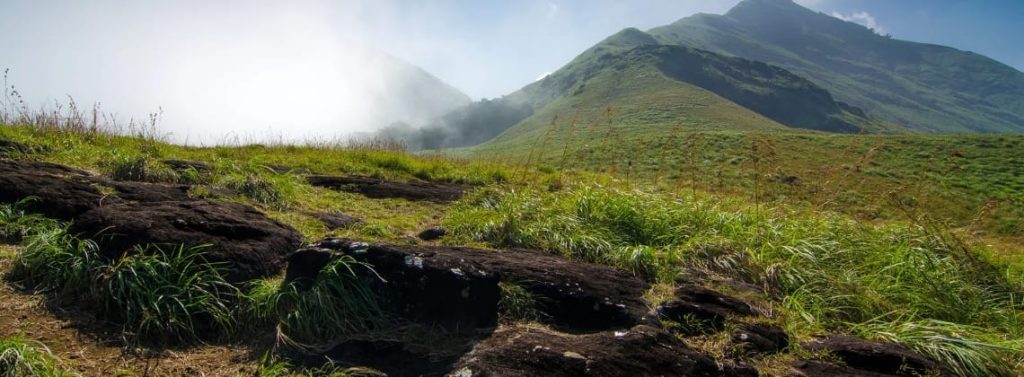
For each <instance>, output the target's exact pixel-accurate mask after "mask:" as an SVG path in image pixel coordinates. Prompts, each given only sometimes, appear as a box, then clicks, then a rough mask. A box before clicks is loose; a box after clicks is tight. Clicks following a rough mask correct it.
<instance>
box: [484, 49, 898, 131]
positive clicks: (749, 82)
mask: <svg viewBox="0 0 1024 377" xmlns="http://www.w3.org/2000/svg"><path fill="white" fill-rule="evenodd" d="M516 97H520V98H522V99H521V100H520V101H529V103H531V105H532V106H534V108H535V109H537V110H536V111H535V112H534V113H533V114H532V115H531V116H529V117H527V118H526V119H524V120H523V121H522V122H520V123H518V124H516V125H515V126H514V127H512V128H509V129H508V130H507V131H505V132H503V133H501V134H500V135H498V136H497V137H496V138H495V139H493V140H492V141H491V142H489V143H488V144H486V146H485V147H484V149H492V148H498V149H507V148H513V149H518V150H520V151H523V150H524V149H526V148H527V146H529V145H532V144H534V143H535V140H538V139H544V140H545V141H552V140H553V141H552V145H564V144H566V143H569V144H578V143H587V142H588V141H591V140H594V139H595V138H604V139H607V138H609V137H612V136H615V135H624V136H636V135H640V134H661V135H667V134H669V133H672V132H678V130H679V129H687V130H732V131H787V130H792V129H794V128H803V129H811V130H820V131H829V132H843V133H852V132H858V131H859V130H861V129H862V128H867V129H869V130H871V131H881V130H885V129H886V125H884V124H880V123H877V122H873V121H871V120H869V119H867V118H866V117H864V116H863V115H862V113H861V112H860V110H858V109H855V108H852V107H849V106H846V105H844V104H842V103H838V102H836V101H834V100H833V99H832V97H831V95H830V94H829V93H828V92H827V91H825V90H824V89H821V88H820V87H818V86H816V85H814V84H813V83H811V82H810V81H807V80H805V79H803V78H801V77H799V76H796V75H794V74H792V73H789V72H787V71H786V70H784V69H781V68H778V67H774V66H770V65H767V64H764V63H759V62H754V61H750V60H746V59H742V58H735V57H726V56H723V55H719V54H715V53H711V52H707V51H702V50H697V49H694V48H689V47H684V46H678V45H665V44H659V43H657V41H656V40H655V39H654V38H653V37H651V36H650V35H648V34H646V33H643V32H641V31H639V30H636V29H626V30H623V31H621V32H619V33H617V34H615V35H613V36H611V37H609V38H608V39H606V40H605V41H602V42H601V43H599V44H597V45H595V46H594V47H592V48H590V49H589V50H587V51H585V52H584V53H583V54H581V55H580V56H579V57H577V58H576V59H574V60H573V61H572V62H570V63H569V64H568V65H566V66H565V67H563V68H562V69H560V70H558V71H557V72H555V73H553V74H551V75H549V76H548V77H546V78H544V79H542V80H540V81H538V82H535V83H533V84H531V85H528V86H526V87H525V88H523V89H522V90H521V91H519V92H517V93H515V94H513V95H510V96H509V98H516ZM567 138H572V139H573V140H568V139H567ZM590 146H593V145H592V144H591V145H590Z"/></svg>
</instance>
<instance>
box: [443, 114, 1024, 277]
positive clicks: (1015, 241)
mask: <svg viewBox="0 0 1024 377" xmlns="http://www.w3.org/2000/svg"><path fill="white" fill-rule="evenodd" d="M612 111H614V109H613V110H612ZM580 128H582V129H577V130H575V131H573V132H570V131H569V130H568V129H566V128H565V127H562V128H561V129H554V128H549V130H548V131H547V132H535V133H533V134H528V135H523V136H521V137H517V138H514V139H511V140H496V141H494V142H491V143H487V144H484V145H481V146H479V147H477V148H474V149H471V150H468V151H461V152H460V155H468V156H478V157H480V158H485V159H494V160H496V161H503V162H506V163H510V164H527V163H528V164H529V165H535V164H540V165H542V166H549V167H553V168H559V169H582V170H586V171H592V172H600V173H606V174H611V175H613V176H614V177H616V178H617V179H619V180H621V181H623V182H626V181H628V182H631V183H633V184H635V185H636V186H641V187H658V188H659V189H661V190H664V191H669V192H676V193H681V194H689V193H691V192H693V191H697V192H701V193H710V194H714V195H719V196H727V197H731V196H739V197H745V198H748V199H749V200H750V201H751V202H754V203H756V204H763V205H766V206H778V205H785V206H790V207H796V208H806V209H808V210H809V211H811V212H817V211H829V212H838V213H844V214H846V215H849V216H852V217H855V218H857V219H860V220H865V221H875V222H885V221H913V220H915V219H919V218H921V217H923V216H925V217H928V218H930V219H931V220H935V221H940V222H943V223H945V224H947V225H948V226H950V227H952V228H962V230H963V231H965V232H971V233H972V234H973V235H972V237H974V236H978V237H980V238H984V239H987V240H989V241H991V242H990V243H993V244H998V246H1000V249H1002V251H1004V254H1005V256H1006V257H1007V258H1010V259H1015V260H1017V261H1020V256H1019V252H1020V249H1019V244H1020V243H1019V242H1020V241H1021V240H1022V239H1024V238H1022V237H1024V202H1022V200H1024V170H1022V169H1024V149H1022V148H1021V147H1022V146H1024V137H1022V136H1013V135H972V136H967V135H963V136H925V135H829V134H822V133H810V132H806V133H799V132H783V133H778V132H776V133H756V132H754V133H751V132H731V131H703V128H702V127H695V128H691V127H690V126H689V125H688V124H677V125H672V126H669V125H662V126H660V127H658V126H651V127H643V126H639V127H638V126H633V125H629V124H622V125H619V124H615V123H611V124H605V125H601V126H600V127H599V128H598V127H591V128H590V129H587V127H580Z"/></svg>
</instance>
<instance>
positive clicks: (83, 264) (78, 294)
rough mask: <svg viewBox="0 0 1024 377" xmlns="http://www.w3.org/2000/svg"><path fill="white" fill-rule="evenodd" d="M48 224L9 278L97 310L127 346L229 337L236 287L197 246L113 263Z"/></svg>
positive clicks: (143, 251)
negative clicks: (114, 325)
mask: <svg viewBox="0 0 1024 377" xmlns="http://www.w3.org/2000/svg"><path fill="white" fill-rule="evenodd" d="M10 207H14V206H12V205H8V206H4V207H0V211H3V210H9V209H10ZM46 226H47V228H46V229H35V230H33V232H32V233H33V234H32V235H31V236H29V237H27V238H24V239H23V240H22V245H23V249H22V251H21V253H20V254H18V255H17V256H16V258H15V261H14V267H13V269H12V270H11V272H10V274H9V275H8V279H11V280H16V281H21V282H23V283H25V284H26V285H27V286H29V287H31V288H32V289H34V290H36V291H38V292H45V293H49V294H52V295H54V296H56V297H57V298H61V299H65V300H67V301H69V302H74V303H77V304H78V305H82V306H85V307H92V308H95V310H96V313H97V315H98V316H101V317H103V318H106V319H108V320H110V321H112V322H115V323H120V324H122V326H123V334H124V336H125V337H126V339H128V340H129V341H130V342H137V341H147V342H150V343H168V344H176V343H191V342H198V341H200V340H202V339H211V338H215V337H216V336H220V335H225V334H229V333H230V331H231V329H232V327H233V325H234V311H235V309H234V308H235V305H234V303H235V302H237V296H238V295H239V293H238V290H237V289H236V288H234V287H233V286H231V285H230V284H228V283H227V282H226V281H225V280H224V278H223V276H222V275H221V272H220V271H219V270H218V266H216V265H212V264H208V263H205V261H203V260H202V249H201V248H185V247H178V248H176V249H173V250H163V249H160V248H156V247H149V248H143V247H137V248H136V250H135V251H134V252H132V253H129V256H127V257H124V258H121V259H119V260H117V261H110V260H107V259H106V258H104V257H102V256H101V255H100V253H99V249H98V247H97V246H96V244H95V243H94V242H92V241H90V240H81V239H78V238H77V237H74V236H72V235H69V234H68V233H67V228H66V227H65V226H63V225H60V224H57V223H56V222H49V223H46Z"/></svg>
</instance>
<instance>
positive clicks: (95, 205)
mask: <svg viewBox="0 0 1024 377" xmlns="http://www.w3.org/2000/svg"><path fill="white" fill-rule="evenodd" d="M29 196H32V197H34V198H35V200H34V201H33V202H32V203H31V204H30V205H29V206H28V208H27V209H28V210H29V211H33V212H39V213H42V214H44V215H46V216H48V217H52V218H55V219H58V220H64V221H72V220H73V221H74V223H73V225H72V228H71V230H72V231H73V232H77V233H80V234H82V235H83V236H85V237H96V240H97V241H98V243H99V244H100V245H101V247H102V252H103V253H104V255H106V256H108V257H110V258H118V257H120V256H122V255H124V253H125V252H126V251H128V250H129V249H130V248H131V247H132V246H134V245H142V244H157V245H161V244H163V245H179V244H186V245H189V246H198V245H210V246H209V247H208V248H206V249H204V253H205V254H204V255H205V258H206V259H207V260H208V261H209V262H218V263H219V262H223V263H224V268H225V270H226V272H227V277H228V278H229V279H230V280H231V281H233V282H238V281H242V280H248V279H252V278H257V277H265V276H270V275H274V274H276V273H278V272H279V271H280V270H281V268H282V267H283V265H284V256H286V255H288V254H289V253H291V252H292V251H293V250H295V249H296V248H297V247H298V246H299V245H300V242H301V236H300V235H299V233H298V232H297V231H295V229H292V228H291V227H290V226H288V225H285V224H283V223H281V222H278V221H276V220H272V219H270V218H268V217H267V216H266V215H264V214H263V213H261V212H259V211H257V210H256V209H254V208H252V207H248V206H244V205H241V204H236V203H222V202H212V201H207V200H197V199H192V198H190V197H189V196H188V186H181V185H162V184H151V183H138V182H118V181H111V180H108V179H105V178H101V177H96V176H92V175H90V174H89V173H88V172H85V171H82V170H78V169H74V168H68V167H65V166H61V165H56V164H48V163H41V162H23V161H10V160H0V202H5V203H10V202H16V201H19V200H21V199H23V198H26V197H29Z"/></svg>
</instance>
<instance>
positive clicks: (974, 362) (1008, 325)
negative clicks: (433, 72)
mask: <svg viewBox="0 0 1024 377" xmlns="http://www.w3.org/2000/svg"><path fill="white" fill-rule="evenodd" d="M634 110H635V109H615V111H610V110H608V111H607V112H608V113H609V114H627V113H630V111H634ZM587 116H588V114H582V115H580V116H579V119H578V120H577V119H576V118H574V119H573V120H572V121H571V122H564V121H563V122H562V125H561V126H559V128H558V129H557V130H555V131H550V132H547V131H548V130H546V129H543V128H539V129H538V131H537V132H536V133H534V134H531V135H532V136H533V137H532V138H528V139H524V140H527V141H528V142H526V143H523V144H522V147H523V153H524V157H526V155H525V153H528V152H529V150H530V149H534V154H533V156H532V157H531V159H532V160H533V162H532V163H531V165H534V164H536V165H537V166H525V167H519V168H509V167H506V166H503V165H500V164H493V163H488V162H467V161H459V160H450V159H445V158H442V157H436V156H435V157H429V156H413V155H407V154H404V153H401V152H398V151H394V150H386V149H374V148H348V147H345V148H342V147H338V146H337V145H323V144H314V145H307V146H288V145H244V146H243V145H239V146H215V147H183V146H174V145H169V144H166V143H162V142H160V141H159V139H158V138H152V137H125V136H116V135H111V134H107V133H102V132H88V131H74V132H71V131H67V130H61V129H57V130H55V129H47V128H40V127H30V126H3V127H0V138H4V139H10V140H13V141H16V142H19V143H22V144H26V145H29V146H33V147H39V148H36V149H35V150H38V151H40V152H37V153H32V154H27V155H19V156H17V158H29V159H37V160H42V161H49V162H56V163H63V164H68V165H72V166H76V167H80V168H84V169H87V170H91V171H94V172H97V173H101V174H107V175H111V176H114V175H115V170H116V169H114V168H112V167H111V166H112V165H111V164H115V165H116V164H124V165H125V166H127V168H123V169H124V170H126V171H128V172H129V173H124V174H125V175H119V177H122V178H123V177H131V176H132V174H136V173H134V172H135V171H136V170H138V169H135V170H133V169H132V168H131V167H133V166H144V168H142V170H143V171H147V172H148V171H149V170H147V169H150V168H151V165H153V166H156V167H155V168H153V169H150V170H153V171H159V169H162V167H160V166H161V164H162V162H161V161H163V160H165V159H180V160H192V161H198V162H202V163H204V164H207V165H209V166H211V169H210V170H209V171H208V172H204V173H203V175H202V176H201V178H200V179H192V178H187V179H184V180H183V179H182V178H180V174H181V173H180V172H176V174H179V177H178V178H173V179H172V178H168V177H162V178H159V177H160V174H159V173H153V174H150V173H145V174H137V175H136V177H138V180H143V181H150V182H154V181H158V182H191V183H193V184H195V186H194V187H193V188H192V189H191V191H190V193H191V194H192V195H193V196H197V197H205V198H209V199H211V200H224V201H236V202H241V203H246V204H250V205H253V206H255V207H257V208H259V209H261V210H263V211H264V212H266V213H267V214H268V215H269V216H271V217H273V218H275V219H279V220H281V221H284V222H286V223H288V224H290V225H292V226H295V227H296V228H297V229H299V230H300V231H301V232H302V234H303V235H304V236H305V237H306V238H307V240H309V241H312V240H315V239H318V238H320V237H323V236H324V235H326V234H328V233H332V232H329V231H328V230H326V228H325V227H324V226H323V224H321V223H319V222H318V221H317V220H315V219H314V218H313V217H311V216H310V215H309V214H308V213H309V212H329V211H340V212H344V213H347V214H350V215H354V216H356V217H359V218H362V219H363V220H364V224H363V225H361V226H357V227H354V228H352V229H344V230H339V231H335V232H333V233H334V234H336V235H339V236H347V237H353V238H358V239H361V240H367V241H380V242H409V241H407V240H405V238H404V236H407V235H410V234H415V233H416V232H418V231H419V230H422V229H424V228H426V227H427V226H431V225H436V224H437V222H438V221H440V222H441V224H442V225H443V226H444V227H445V228H446V229H447V230H448V235H447V236H446V238H445V239H444V240H443V242H444V243H445V244H450V245H478V246H492V247H501V248H506V247H525V248H537V249H545V250H551V251H555V252H559V253H562V254H563V255H566V256H568V257H571V258H574V259H578V260H583V261H589V262H595V263H602V264H608V265H613V266H618V267H621V268H623V269H626V270H628V271H631V272H633V273H635V274H637V275H639V276H642V277H644V278H646V279H649V280H651V281H653V282H654V283H656V284H655V286H656V287H661V288H659V289H663V290H666V291H671V289H670V288H671V286H672V284H673V283H672V281H673V280H674V279H675V278H676V277H678V276H679V275H680V274H681V273H683V272H684V271H694V270H697V271H701V272H703V273H706V274H711V275H714V276H720V277H725V278H728V279H732V280H738V281H742V282H746V283H750V284H753V285H755V286H758V287H761V290H762V293H763V294H764V295H765V296H767V297H768V299H769V300H770V301H771V302H772V305H773V310H774V311H776V312H777V318H772V320H773V321H775V320H777V321H778V322H779V324H780V325H783V327H784V328H786V329H787V330H788V331H789V332H790V333H791V334H792V335H793V336H794V337H795V338H796V339H801V338H806V337H808V336H810V335H814V334H820V333H823V332H839V333H851V334H856V335H860V336H863V337H866V338H873V339H880V340H891V341H896V342H898V343H901V344H904V345H906V346H908V347H910V348H913V349H916V350H919V351H921V352H923V353H926V354H929V355H931V356H933V357H935V358H936V359H937V360H940V361H942V362H944V363H946V364H947V365H949V366H951V367H952V368H954V369H955V370H956V371H957V372H958V373H960V374H963V375H978V374H982V375H985V374H988V375H1010V374H1013V373H1019V372H1021V365H1024V345H1022V344H1021V342H1020V340H1019V339H1021V338H1024V326H1022V324H1024V315H1022V314H1021V313H1022V309H1024V304H1022V301H1021V297H1024V295H1022V293H1024V292H1022V285H1024V280H1022V276H1024V274H1021V271H1024V270H1022V269H1020V268H1019V267H1020V266H1022V265H1024V259H1017V260H1018V261H1019V262H1020V264H1018V265H1016V266H1017V267H1014V266H1015V265H1014V263H1013V260H1014V259H1013V258H1014V254H1009V253H1007V254H1000V253H999V250H998V248H989V247H986V246H984V245H985V244H987V243H989V240H990V239H991V238H989V237H990V235H992V234H995V235H1002V236H1005V237H1008V238H1007V239H1009V240H1013V239H1014V238H1013V237H1016V235H1017V234H1018V233H1015V232H1016V228H1018V227H1019V225H1020V223H1021V221H1018V220H1017V219H1019V218H1020V216H1022V214H1019V213H1018V212H1019V207H1020V206H1019V205H1017V204H1015V203H1017V202H1015V201H1014V200H1015V198H1016V196H1017V194H1018V193H1019V192H1021V190H1022V189H1024V186H1021V187H1017V186H1018V183H1019V177H1020V176H1021V174H1017V173H1019V172H1018V171H1017V170H1016V169H1017V166H1024V165H1021V164H1018V162H1019V161H1021V159H1022V158H1024V155H1020V153H1018V152H1019V151H1020V150H1024V149H1021V148H1017V146H1019V145H1020V144H1019V142H1020V138H1019V137H1004V136H961V137H940V136H898V137H887V138H876V137H870V136H832V135H821V134H813V133H807V134H800V133H780V134H772V135H767V136H766V135H761V134H756V133H738V132H727V131H717V132H712V131H706V132H689V133H686V134H683V133H682V131H680V132H676V133H674V134H673V135H676V137H674V138H665V137H663V136H664V134H663V133H659V132H661V131H665V128H661V126H660V125H658V124H654V123H646V124H640V123H637V124H622V123H616V124H614V125H609V123H608V120H601V121H600V122H593V123H591V122H590V119H588V118H587ZM608 117H612V115H608ZM550 119H551V118H548V119H547V122H549V123H550ZM577 123H578V124H577ZM675 124H677V125H678V124H680V123H675ZM685 126H688V124H685V122H684V123H683V124H682V126H680V127H685ZM704 126H707V128H708V129H710V128H714V125H712V124H704ZM608 134H613V135H608ZM570 135H571V137H572V138H575V140H588V138H589V140H591V142H592V143H594V145H597V146H598V148H597V149H599V150H596V149H595V148H591V147H588V146H587V145H586V144H585V143H579V142H574V143H573V144H570V145H567V146H559V147H557V148H555V147H550V146H553V145H558V143H560V142H565V141H566V139H565V138H566V137H569V136H570ZM659 135H661V136H659ZM683 135H686V136H685V139H686V140H687V142H686V145H687V146H688V147H687V148H683V149H681V150H680V149H679V148H676V146H675V145H673V144H670V143H669V141H670V140H675V141H676V142H678V141H679V140H680V139H683V138H684V136H683ZM757 140H760V141H757ZM755 141H757V143H758V151H757V152H754V151H753V150H752V146H753V145H754V142H755ZM510 145H511V144H510ZM534 145H536V146H537V148H533V146H534ZM541 146H543V147H541ZM492 147H493V145H492ZM601 148H603V149H601ZM767 149H770V150H771V151H772V153H771V156H770V157H771V158H768V157H767V156H764V155H763V154H762V151H763V150H767ZM481 150H486V149H485V148H481ZM492 151H493V150H492ZM612 155H614V156H616V157H615V160H616V161H615V162H614V163H610V162H609V158H610V157H609V156H612ZM957 155H960V156H965V157H956V156H957ZM506 156H514V153H511V152H510V154H508V155H506ZM140 158H141V159H142V160H141V161H142V162H141V163H140ZM755 159H756V163H755ZM110 161H113V162H110ZM610 164H612V165H614V166H615V169H614V170H615V171H614V172H612V173H611V174H606V173H593V174H591V173H587V172H577V171H574V170H573V169H583V170H591V171H595V172H607V171H609V170H611V169H609V165H610ZM282 166H283V167H287V169H281V168H280V167H282ZM556 166H558V168H556ZM306 172H310V173H316V174H337V175H350V174H352V175H369V176H377V177H385V178H389V179H397V180H411V179H425V180H435V181H447V182H466V183H473V184H478V185H481V186H483V187H482V188H480V189H478V190H476V191H475V192H474V193H472V194H471V195H469V196H468V197H466V198H464V199H463V200H461V201H459V202H457V203H455V204H454V205H451V206H444V205H439V204H432V203H418V202H409V201H405V200H398V199H394V200H392V199H387V200H371V199H367V198H365V197H362V196H360V195H358V194H353V193H345V192H336V191H332V190H327V189H322V188H316V187H312V186H310V185H308V184H306V182H305V181H304V179H303V174H305V173H306ZM196 173H197V174H198V172H196ZM627 174H628V176H629V182H628V183H623V182H620V181H619V180H618V179H617V178H620V177H625V176H626V175H627ZM151 177H158V178H151ZM789 177H795V181H796V182H799V183H798V184H796V185H794V184H791V183H788V182H793V180H791V179H789ZM755 183H756V186H757V187H756V188H755V187H754V185H755ZM683 189H685V190H683ZM709 192H714V193H715V194H713V195H712V194H709ZM989 203H993V204H991V205H989ZM27 205H28V203H27V202H24V203H20V204H14V205H6V206H0V231H2V232H3V233H2V235H3V237H4V239H5V240H6V241H8V242H20V243H21V244H22V245H23V246H22V247H21V248H20V249H21V252H20V254H19V255H18V256H17V257H16V262H15V265H14V266H15V271H14V273H13V274H12V275H11V277H12V278H14V277H16V278H19V279H21V280H24V281H28V282H32V283H33V286H34V287H35V288H36V289H38V290H42V291H45V292H47V293H50V294H53V295H58V296H64V297H78V298H80V299H82V300H86V301H89V303H90V304H91V305H94V306H95V307H98V308H103V309H102V310H105V311H107V312H109V313H116V314H120V315H121V316H115V317H114V318H115V320H116V321H119V322H121V323H122V324H123V325H124V331H125V333H126V334H129V335H130V336H133V337H144V338H162V337H163V338H167V339H169V340H174V341H179V342H192V341H195V340H196V339H198V340H208V339H211V337H212V338H218V337H221V336H222V335H229V334H238V333H244V332H245V331H247V330H253V327H254V326H255V327H258V326H268V327H269V326H271V325H277V326H278V328H279V330H280V331H279V332H280V335H281V336H282V339H283V340H286V341H288V342H290V343H291V344H293V345H297V346H300V347H314V346H317V345H319V344H316V343H317V341H318V340H322V339H337V338H338V337H344V336H347V335H351V334H354V333H359V332H364V331H367V330H373V329H376V328H378V327H379V326H381V323H382V322H384V321H388V320H389V318H388V317H387V315H386V314H385V313H386V311H385V310H384V308H382V307H381V306H380V304H379V303H378V302H377V301H376V300H375V298H374V297H373V296H372V295H371V294H370V291H369V290H368V288H367V287H366V281H365V280H363V279H366V278H367V277H369V278H372V275H373V274H372V272H371V271H370V270H368V269H367V266H364V265H361V264H359V263H356V262H354V261H352V260H348V259H344V258H339V259H337V260H335V261H334V262H333V263H332V264H331V265H330V266H329V267H328V268H327V269H325V270H324V271H322V272H321V274H320V277H319V278H318V280H317V281H316V283H315V284H314V285H313V286H312V287H310V288H308V289H301V287H299V286H296V285H293V284H284V283H283V282H282V281H281V280H280V279H268V280H257V281H254V282H251V283H250V285H248V286H246V287H244V288H243V289H241V290H236V289H234V288H230V287H229V286H226V285H225V284H223V281H222V279H221V278H220V277H219V273H218V272H216V266H212V267H211V266H208V265H207V264H205V263H202V261H201V259H199V258H201V256H199V255H201V253H200V252H199V251H198V250H188V249H170V250H159V249H141V250H137V251H136V252H135V253H133V254H132V255H133V256H131V257H128V258H125V259H122V260H119V261H107V260H104V259H103V258H99V257H98V256H97V254H98V253H97V251H96V250H95V245H94V244H92V243H90V242H88V241H87V240H79V239H75V238H73V237H70V236H68V235H67V234H66V232H65V231H64V230H63V228H62V225H61V224H57V223H55V222H52V221H50V220H47V219H45V218H41V217H38V216H35V215H32V214H28V213H26V208H27ZM979 205H980V206H983V207H984V208H985V211H978V210H977V208H976V207H977V206H979ZM928 219H938V220H941V221H932V220H928ZM947 225H952V226H953V227H957V228H960V229H959V230H957V231H952V232H951V231H947V230H946V229H948V227H947ZM978 230H981V231H984V232H985V233H984V234H985V235H984V236H983V237H982V236H979V237H978V238H972V239H971V241H972V242H970V243H965V242H962V241H961V240H960V237H962V236H965V235H966V236H970V237H974V236H975V233H969V232H967V231H978ZM1000 232H1003V233H1000ZM996 245H997V246H1000V244H996ZM1018 249H1019V246H1018ZM1011 250H1015V249H1012V248H1011ZM1017 251H1019V250H1017ZM1018 258H1019V256H1018ZM666 287H667V288H666ZM86 288H87V289H86ZM502 292H503V294H502V303H501V307H502V312H503V313H502V314H503V320H512V321H517V320H518V321H522V320H525V321H529V320H533V319H536V315H537V313H535V312H534V311H533V310H531V307H533V306H534V304H535V302H534V299H535V298H533V297H529V295H525V294H524V293H525V292H523V291H522V289H521V287H518V286H516V285H514V284H503V286H502ZM691 325H693V326H696V324H691ZM307 372H308V370H305V369H303V368H301V367H296V366H289V365H287V364H286V363H284V362H280V361H279V360H270V361H268V362H267V363H266V367H265V368H264V372H261V373H265V375H282V374H285V375H288V374H290V375H304V374H307V375H309V374H316V373H320V372H309V373H307ZM275 373H277V374H275ZM323 373H334V372H323Z"/></svg>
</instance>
